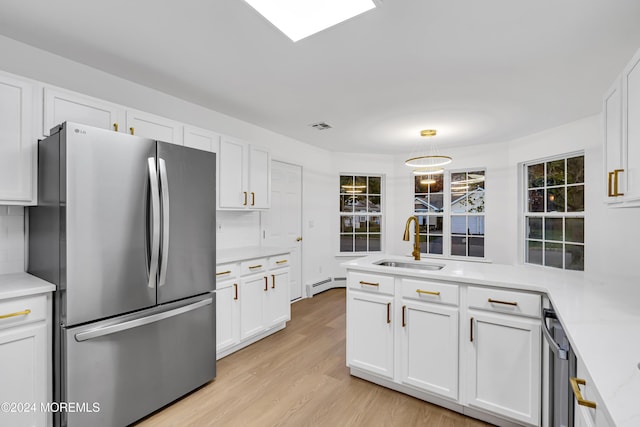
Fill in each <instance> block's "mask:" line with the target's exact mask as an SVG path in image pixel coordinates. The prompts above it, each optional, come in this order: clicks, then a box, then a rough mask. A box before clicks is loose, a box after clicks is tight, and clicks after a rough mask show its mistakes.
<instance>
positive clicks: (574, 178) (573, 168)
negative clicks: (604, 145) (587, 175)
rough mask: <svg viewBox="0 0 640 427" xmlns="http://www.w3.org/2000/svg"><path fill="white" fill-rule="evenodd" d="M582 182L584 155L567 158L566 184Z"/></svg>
mask: <svg viewBox="0 0 640 427" xmlns="http://www.w3.org/2000/svg"><path fill="white" fill-rule="evenodd" d="M583 182H584V156H578V157H572V158H570V159H567V184H580V183H583Z"/></svg>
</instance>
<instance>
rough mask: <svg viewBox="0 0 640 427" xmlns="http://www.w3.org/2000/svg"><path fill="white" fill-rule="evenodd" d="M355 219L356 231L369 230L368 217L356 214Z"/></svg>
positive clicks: (364, 231)
mask: <svg viewBox="0 0 640 427" xmlns="http://www.w3.org/2000/svg"><path fill="white" fill-rule="evenodd" d="M352 219H353V230H354V231H355V232H356V233H366V232H367V217H366V216H360V215H354V216H353V217H352Z"/></svg>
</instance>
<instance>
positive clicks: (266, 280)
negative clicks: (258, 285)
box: [264, 276, 269, 292]
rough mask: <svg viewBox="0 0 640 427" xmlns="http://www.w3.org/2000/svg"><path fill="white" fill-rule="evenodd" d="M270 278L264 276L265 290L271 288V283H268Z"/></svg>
mask: <svg viewBox="0 0 640 427" xmlns="http://www.w3.org/2000/svg"><path fill="white" fill-rule="evenodd" d="M268 281H269V279H267V276H264V291H265V292H266V291H268V290H269V283H268Z"/></svg>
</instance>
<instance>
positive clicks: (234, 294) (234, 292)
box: [233, 283, 238, 300]
mask: <svg viewBox="0 0 640 427" xmlns="http://www.w3.org/2000/svg"><path fill="white" fill-rule="evenodd" d="M233 299H235V300H237V299H238V284H237V283H234V284H233Z"/></svg>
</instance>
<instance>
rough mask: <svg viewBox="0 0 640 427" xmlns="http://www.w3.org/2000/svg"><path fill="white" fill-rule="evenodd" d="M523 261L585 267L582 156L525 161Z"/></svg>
mask: <svg viewBox="0 0 640 427" xmlns="http://www.w3.org/2000/svg"><path fill="white" fill-rule="evenodd" d="M524 172H525V185H526V189H525V198H526V200H525V214H524V221H525V227H524V229H525V262H526V263H528V264H537V265H543V266H547V267H556V268H563V269H567V270H581V271H582V270H584V155H582V154H580V155H575V156H570V157H563V158H555V159H551V160H547V161H537V162H534V163H528V164H525V167H524Z"/></svg>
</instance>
